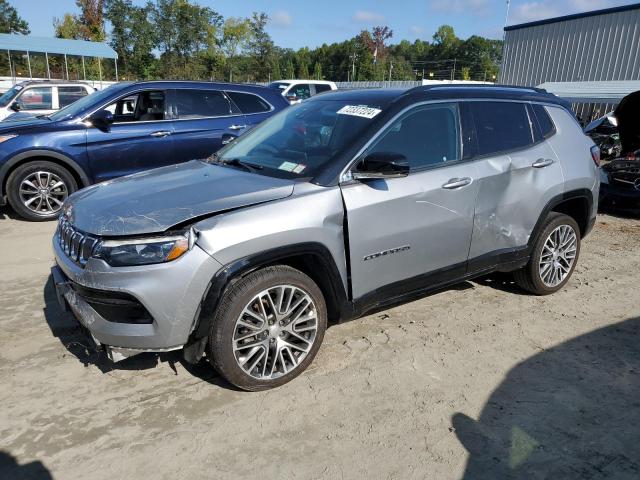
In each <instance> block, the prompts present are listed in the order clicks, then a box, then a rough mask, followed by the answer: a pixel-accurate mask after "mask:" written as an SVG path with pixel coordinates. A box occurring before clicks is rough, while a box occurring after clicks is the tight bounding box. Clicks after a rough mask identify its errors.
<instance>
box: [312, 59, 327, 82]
mask: <svg viewBox="0 0 640 480" xmlns="http://www.w3.org/2000/svg"><path fill="white" fill-rule="evenodd" d="M323 78H324V77H323V76H322V65H320V62H318V61H316V63H315V65H314V66H313V79H314V80H322V79H323Z"/></svg>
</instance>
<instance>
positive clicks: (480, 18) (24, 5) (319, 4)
mask: <svg viewBox="0 0 640 480" xmlns="http://www.w3.org/2000/svg"><path fill="white" fill-rule="evenodd" d="M133 1H134V3H136V4H138V5H143V4H144V3H146V0H133ZM636 1H637V0H636ZM9 2H10V3H11V4H12V5H13V6H14V7H16V8H17V9H18V12H19V13H20V15H21V16H22V17H23V18H24V19H25V20H27V21H28V22H29V25H30V27H31V33H32V35H38V36H47V37H48V36H53V18H54V17H62V16H63V15H64V13H66V12H72V13H77V8H76V5H75V0H9ZM196 3H198V4H200V5H202V6H205V5H206V6H209V7H211V8H213V9H214V10H216V11H217V12H218V13H220V14H222V15H223V16H224V17H225V18H227V17H247V16H250V15H251V13H252V12H254V11H263V12H266V13H267V14H268V15H269V17H270V19H271V20H270V22H269V25H268V31H269V33H270V34H271V37H272V38H273V40H274V41H275V43H276V44H277V45H279V46H281V47H288V48H294V49H298V48H301V47H305V46H307V47H310V48H313V47H316V46H319V45H322V44H323V43H333V42H340V41H343V40H346V39H348V38H351V37H353V36H354V35H356V34H358V32H360V31H361V30H363V29H370V28H371V27H373V26H376V25H388V26H389V27H390V28H391V29H392V30H393V38H392V40H391V42H392V43H398V42H400V41H401V40H404V39H406V40H409V41H414V40H415V39H423V40H431V37H432V35H433V33H434V32H435V31H436V29H437V28H438V26H439V25H442V24H445V23H446V24H449V25H452V26H453V27H454V30H455V32H456V34H457V35H458V36H459V37H461V38H467V37H469V36H471V35H481V36H485V37H489V38H502V29H503V27H504V24H505V17H506V13H507V2H506V0H394V1H392V0H366V1H365V0H270V1H267V0H196ZM631 3H634V2H633V1H624V0H534V1H529V0H512V1H511V5H510V7H509V17H508V21H507V24H509V25H515V24H519V23H524V22H529V21H534V20H541V19H544V18H551V17H556V16H560V15H568V14H572V13H579V12H585V11H590V10H598V9H602V8H609V7H615V6H619V5H628V4H631Z"/></svg>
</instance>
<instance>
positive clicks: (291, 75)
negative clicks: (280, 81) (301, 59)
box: [284, 58, 296, 80]
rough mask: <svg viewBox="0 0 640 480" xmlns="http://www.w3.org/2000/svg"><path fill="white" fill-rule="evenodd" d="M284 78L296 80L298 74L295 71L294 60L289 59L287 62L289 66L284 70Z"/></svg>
mask: <svg viewBox="0 0 640 480" xmlns="http://www.w3.org/2000/svg"><path fill="white" fill-rule="evenodd" d="M284 78H285V79H287V80H291V79H292V78H296V74H295V72H294V71H293V60H292V59H291V58H289V59H288V60H287V65H286V67H285V69H284Z"/></svg>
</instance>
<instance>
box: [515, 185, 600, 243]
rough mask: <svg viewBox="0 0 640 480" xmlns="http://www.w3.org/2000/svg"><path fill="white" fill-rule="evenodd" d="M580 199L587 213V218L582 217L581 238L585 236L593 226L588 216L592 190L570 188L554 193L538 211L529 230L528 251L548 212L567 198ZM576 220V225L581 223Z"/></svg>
mask: <svg viewBox="0 0 640 480" xmlns="http://www.w3.org/2000/svg"><path fill="white" fill-rule="evenodd" d="M580 199H583V200H585V201H586V202H587V211H586V212H585V213H586V215H587V218H585V219H584V222H585V223H584V225H585V230H584V232H581V238H584V237H585V236H587V234H588V233H589V231H590V229H591V226H593V223H592V222H591V218H590V216H591V211H592V209H593V192H592V191H591V190H589V189H588V188H579V189H576V190H570V191H568V192H564V193H561V194H559V195H556V196H555V197H553V198H552V199H551V200H549V202H547V204H546V206H545V207H544V209H543V210H542V212H541V213H540V216H539V217H538V221H537V222H536V224H535V225H534V227H533V230H532V231H531V236H530V237H529V242H528V244H527V249H528V250H529V251H531V250H532V249H533V244H534V243H535V241H536V239H537V238H538V234H539V233H540V229H541V228H542V225H543V223H544V220H545V219H546V218H547V216H548V215H549V213H550V212H552V211H553V209H554V208H556V207H558V205H561V204H563V203H565V202H567V201H569V200H580ZM576 221H577V222H578V225H581V222H580V220H579V219H576Z"/></svg>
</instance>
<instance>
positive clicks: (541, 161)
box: [531, 158, 553, 168]
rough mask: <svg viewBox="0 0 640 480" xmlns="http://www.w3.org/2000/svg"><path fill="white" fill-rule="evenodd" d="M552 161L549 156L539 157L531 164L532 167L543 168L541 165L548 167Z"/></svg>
mask: <svg viewBox="0 0 640 480" xmlns="http://www.w3.org/2000/svg"><path fill="white" fill-rule="evenodd" d="M552 163H553V160H551V159H550V158H539V159H538V160H536V161H535V162H533V163H532V164H531V166H532V167H533V168H543V167H548V166H549V165H551V164H552Z"/></svg>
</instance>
